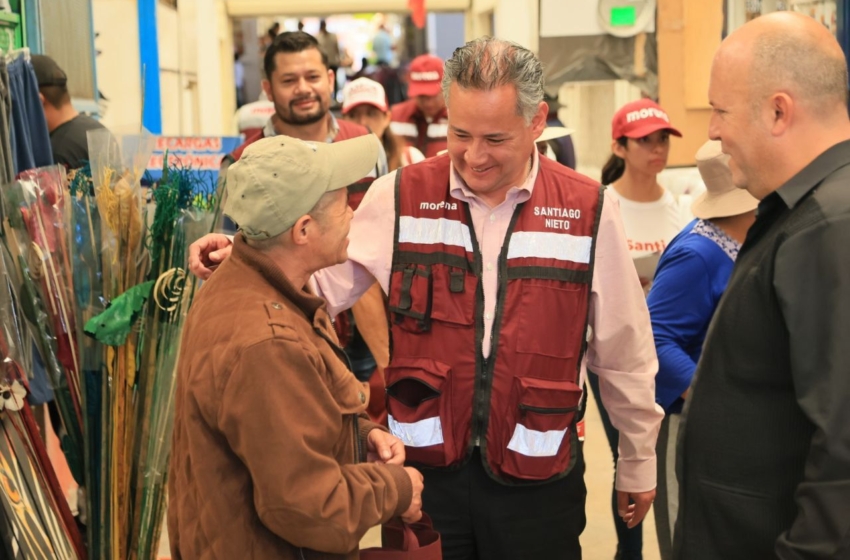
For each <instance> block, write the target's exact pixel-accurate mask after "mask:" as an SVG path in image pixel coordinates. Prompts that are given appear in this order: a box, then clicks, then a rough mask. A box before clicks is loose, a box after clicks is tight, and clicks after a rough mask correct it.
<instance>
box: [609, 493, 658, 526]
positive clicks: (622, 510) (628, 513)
mask: <svg viewBox="0 0 850 560" xmlns="http://www.w3.org/2000/svg"><path fill="white" fill-rule="evenodd" d="M654 500H655V490H654V489H653V490H650V491H649V492H620V491H619V490H617V513H618V514H619V515H620V517H622V518H623V521H625V522H626V525H627V526H628V528H629V529H631V528H632V527H635V526H636V525H637V524H638V523H640V522H641V521H643V518H644V517H646V514H647V513H648V512H649V508H650V507H651V506H652V502H653V501H654ZM629 502H632V503H629Z"/></svg>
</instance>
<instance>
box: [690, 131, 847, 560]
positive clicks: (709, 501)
mask: <svg viewBox="0 0 850 560" xmlns="http://www.w3.org/2000/svg"><path fill="white" fill-rule="evenodd" d="M685 412H686V420H685V426H684V429H683V432H682V436H681V437H680V442H679V452H680V465H679V468H680V470H679V472H680V482H681V483H682V494H681V499H682V501H681V507H680V525H679V527H678V528H677V532H676V538H677V558H682V559H684V558H687V559H688V560H698V559H701V558H724V559H726V558H728V559H733V558H775V557H777V556H778V557H779V558H782V559H790V558H794V559H798V558H850V539H848V535H850V141H846V142H842V143H840V144H837V145H835V146H833V147H832V148H830V149H829V150H827V151H826V152H824V153H823V154H821V155H820V156H818V157H817V158H816V159H815V160H814V161H813V162H811V163H810V164H809V165H808V166H807V167H806V168H804V169H803V170H802V171H800V172H799V173H798V174H797V175H795V176H794V177H793V178H792V179H791V180H789V181H788V182H787V183H786V184H785V185H783V186H782V187H781V188H779V189H778V190H777V191H775V192H774V193H772V194H770V195H769V196H767V197H765V199H764V200H763V201H762V202H761V204H759V209H758V217H757V219H756V222H755V224H754V225H753V226H752V228H751V229H750V231H749V233H748V235H747V239H746V242H745V243H744V245H743V246H742V247H741V251H740V253H739V254H738V260H737V262H736V265H735V269H734V271H733V273H732V276H731V278H730V280H729V285H728V287H727V291H726V294H725V295H724V296H723V298H722V299H721V301H720V304H719V306H718V309H717V312H716V314H715V316H714V320H713V321H712V324H711V326H710V327H709V332H708V336H707V338H706V343H705V348H704V350H703V353H702V359H701V361H700V363H699V366H698V368H697V372H696V375H695V378H694V384H693V385H692V390H691V393H690V402H689V403H688V406H687V408H686V411H685ZM680 530H681V533H680V532H679V531H680Z"/></svg>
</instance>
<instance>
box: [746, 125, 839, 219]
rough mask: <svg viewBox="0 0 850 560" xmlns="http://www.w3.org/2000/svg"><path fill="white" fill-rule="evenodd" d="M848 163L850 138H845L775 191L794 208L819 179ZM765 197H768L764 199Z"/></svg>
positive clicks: (789, 206) (819, 181)
mask: <svg viewBox="0 0 850 560" xmlns="http://www.w3.org/2000/svg"><path fill="white" fill-rule="evenodd" d="M848 163H850V140H845V141H844V142H839V143H838V144H836V145H834V146H832V147H831V148H829V149H828V150H826V151H825V152H824V153H822V154H821V155H819V156H818V157H816V158H815V159H814V160H813V161H812V162H811V163H810V164H809V165H807V166H806V167H804V168H803V170H802V171H800V172H799V173H797V174H796V175H794V176H793V177H791V179H790V180H788V181H787V182H786V183H785V184H784V185H782V186H781V187H779V188H778V189H777V190H776V193H777V194H778V195H779V196H780V197H781V198H782V200H783V201H784V202H785V204H786V206H788V208H789V209H791V208H794V206H796V205H797V204H798V203H799V202H800V200H802V199H803V197H805V196H806V195H807V194H809V192H810V191H811V190H812V189H814V188H815V187H816V186H818V185H819V184H820V183H821V181H823V180H824V179H825V178H826V177H828V176H829V175H832V174H833V173H834V172H835V171H837V170H838V169H840V168H842V167H844V166H845V165H848ZM767 198H769V197H766V198H765V200H767ZM763 202H764V201H763ZM759 207H761V204H759Z"/></svg>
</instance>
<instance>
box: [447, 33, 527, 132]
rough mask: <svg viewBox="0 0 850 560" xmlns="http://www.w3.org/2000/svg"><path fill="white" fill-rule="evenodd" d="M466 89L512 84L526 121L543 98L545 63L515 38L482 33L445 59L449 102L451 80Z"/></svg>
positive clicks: (519, 109) (518, 106) (518, 112)
mask: <svg viewBox="0 0 850 560" xmlns="http://www.w3.org/2000/svg"><path fill="white" fill-rule="evenodd" d="M453 82H454V83H457V85H458V86H460V87H462V88H465V89H479V90H483V91H489V90H492V89H495V88H497V87H499V86H503V85H507V84H510V85H513V86H515V87H516V93H517V114H518V115H521V116H522V117H524V118H525V122H526V124H529V123H531V119H532V118H534V115H535V114H536V113H537V107H538V106H539V105H540V102H541V101H543V65H542V64H540V60H539V59H538V58H537V56H535V54H534V53H533V52H531V51H530V50H528V49H526V48H525V47H522V46H520V45H518V44H516V43H514V42H512V41H505V40H504V39H495V38H493V37H481V38H480V39H475V40H474V41H470V42H468V43H467V44H465V45H464V46H462V47H460V48H458V49H455V52H454V54H453V55H452V57H451V58H450V59H449V60H447V61H446V67H445V72H444V75H443V98H444V99H445V100H446V104H447V105H448V103H449V88H450V87H451V85H452V83H453Z"/></svg>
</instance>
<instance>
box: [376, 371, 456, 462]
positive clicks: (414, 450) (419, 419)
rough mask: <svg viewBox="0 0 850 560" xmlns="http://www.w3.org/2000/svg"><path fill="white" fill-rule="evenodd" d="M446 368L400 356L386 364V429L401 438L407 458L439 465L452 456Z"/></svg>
mask: <svg viewBox="0 0 850 560" xmlns="http://www.w3.org/2000/svg"><path fill="white" fill-rule="evenodd" d="M450 372H451V369H450V368H449V366H447V365H446V364H443V363H440V362H435V361H434V360H430V359H427V358H400V359H395V360H393V361H392V363H391V364H390V366H389V367H387V369H386V371H385V374H386V378H387V413H388V418H387V420H388V423H389V427H390V431H391V432H392V433H393V435H395V436H397V437H398V438H399V439H401V441H402V442H404V446H405V451H406V454H407V460H409V461H413V462H417V463H424V464H426V465H429V466H435V467H442V466H446V465H449V464H450V463H452V462H453V461H454V460H455V459H456V453H455V451H454V442H453V438H452V425H451V418H452V417H451V393H450V387H451V382H450V375H449V374H450Z"/></svg>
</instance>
